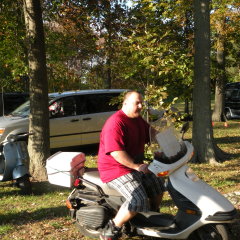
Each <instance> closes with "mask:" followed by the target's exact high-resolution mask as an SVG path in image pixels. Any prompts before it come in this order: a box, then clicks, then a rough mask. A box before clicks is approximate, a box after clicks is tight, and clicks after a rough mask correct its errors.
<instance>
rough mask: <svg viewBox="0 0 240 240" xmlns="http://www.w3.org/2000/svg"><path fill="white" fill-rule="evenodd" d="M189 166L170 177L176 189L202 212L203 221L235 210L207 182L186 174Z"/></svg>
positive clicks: (192, 174)
mask: <svg viewBox="0 0 240 240" xmlns="http://www.w3.org/2000/svg"><path fill="white" fill-rule="evenodd" d="M188 169H189V167H188V166H186V165H185V166H183V167H181V168H180V169H178V171H175V172H174V173H172V174H171V175H170V177H169V179H170V181H171V183H172V185H173V187H174V189H176V190H177V191H178V192H180V193H181V194H182V195H183V196H185V197H186V198H187V199H190V200H191V202H193V203H194V204H195V205H196V206H197V207H198V208H199V209H200V210H201V212H202V221H203V222H205V221H204V219H206V218H207V217H208V216H209V215H214V214H215V213H217V212H230V211H233V210H234V206H233V205H232V203H231V202H230V201H229V200H228V199H227V198H225V197H224V196H223V195H221V194H220V193H219V192H218V191H217V190H215V189H214V188H212V187H211V186H210V185H208V184H207V183H206V182H204V181H202V180H200V179H199V178H198V177H197V176H196V175H195V176H194V173H191V175H189V177H188V174H187V173H186V172H187V170H188Z"/></svg>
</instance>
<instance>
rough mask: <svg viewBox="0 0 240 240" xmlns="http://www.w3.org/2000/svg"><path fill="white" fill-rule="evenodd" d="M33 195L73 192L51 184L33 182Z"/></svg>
mask: <svg viewBox="0 0 240 240" xmlns="http://www.w3.org/2000/svg"><path fill="white" fill-rule="evenodd" d="M32 191H33V195H42V194H47V193H54V192H69V193H70V192H71V191H72V189H71V188H67V187H61V186H57V185H53V184H51V183H49V182H47V181H46V182H32Z"/></svg>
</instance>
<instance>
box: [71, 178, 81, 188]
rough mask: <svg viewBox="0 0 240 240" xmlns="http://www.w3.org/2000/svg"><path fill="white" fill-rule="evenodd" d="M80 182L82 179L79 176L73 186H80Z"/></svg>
mask: <svg viewBox="0 0 240 240" xmlns="http://www.w3.org/2000/svg"><path fill="white" fill-rule="evenodd" d="M80 183H81V180H80V179H79V178H77V179H76V180H75V181H74V183H73V186H74V187H78V186H79V184H80Z"/></svg>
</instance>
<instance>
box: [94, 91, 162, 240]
mask: <svg viewBox="0 0 240 240" xmlns="http://www.w3.org/2000/svg"><path fill="white" fill-rule="evenodd" d="M142 102H143V99H142V95H141V94H140V93H138V92H136V91H129V92H127V93H126V94H125V97H124V100H123V105H122V109H121V110H119V111H117V112H116V113H115V114H113V115H112V116H111V117H110V118H109V119H108V120H107V121H106V123H105V125H104V126H103V129H102V132H101V136H100V145H99V152H98V169H99V173H100V177H101V180H102V181H103V182H105V183H107V184H108V185H109V186H110V187H112V188H114V189H116V190H117V191H119V192H120V193H121V194H122V195H123V196H124V197H125V199H126V201H125V202H124V204H123V205H122V206H121V208H120V209H119V211H118V212H117V214H116V216H115V218H114V219H112V220H110V222H109V223H108V224H107V226H106V228H105V229H104V230H103V232H102V234H101V236H100V238H101V239H102V240H107V239H113V240H115V239H118V237H119V233H120V230H121V228H122V226H123V224H124V223H126V222H127V221H129V220H130V219H132V218H133V217H134V216H135V215H136V214H137V212H147V211H149V210H150V209H151V210H156V211H157V210H159V205H160V202H161V200H162V196H163V191H164V186H163V182H162V180H161V179H159V178H157V177H156V176H155V175H154V174H152V173H151V172H149V171H148V169H147V167H148V165H147V164H145V163H143V159H144V145H145V144H146V143H149V141H150V136H149V132H150V129H151V130H152V132H154V129H152V128H151V127H150V125H149V124H148V123H147V122H146V121H145V120H144V119H143V118H142V117H141V110H142ZM149 199H150V201H149Z"/></svg>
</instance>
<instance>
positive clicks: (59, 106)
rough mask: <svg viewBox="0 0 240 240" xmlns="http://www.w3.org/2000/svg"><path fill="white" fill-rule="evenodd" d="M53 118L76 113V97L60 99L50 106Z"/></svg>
mask: <svg viewBox="0 0 240 240" xmlns="http://www.w3.org/2000/svg"><path fill="white" fill-rule="evenodd" d="M49 114H50V117H51V118H59V117H69V116H75V115H76V100H75V97H65V98H61V99H58V100H57V101H55V102H53V103H52V104H51V105H50V106H49Z"/></svg>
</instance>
